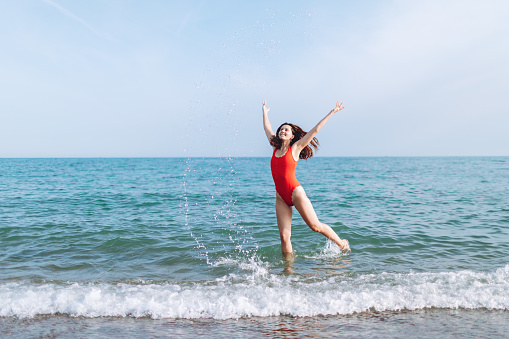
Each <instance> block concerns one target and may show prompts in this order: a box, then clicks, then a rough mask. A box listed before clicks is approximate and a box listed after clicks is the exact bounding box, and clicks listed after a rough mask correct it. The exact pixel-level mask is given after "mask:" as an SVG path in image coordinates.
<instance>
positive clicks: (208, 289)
mask: <svg viewBox="0 0 509 339" xmlns="http://www.w3.org/2000/svg"><path fill="white" fill-rule="evenodd" d="M296 175H297V178H298V180H299V182H300V183H301V184H302V186H303V187H304V189H305V191H306V193H307V195H308V197H309V198H310V200H311V202H312V204H313V206H314V208H315V211H316V213H317V215H318V217H319V219H320V221H321V222H324V223H326V224H328V225H330V226H331V227H332V228H333V229H334V230H335V231H336V232H337V233H338V235H339V236H340V237H341V238H346V239H348V240H349V241H350V247H351V249H352V251H351V253H342V252H341V251H340V249H339V248H338V247H337V246H336V245H334V244H333V243H331V242H330V241H329V240H327V239H326V238H325V237H324V236H322V235H321V234H319V233H315V232H313V231H312V230H311V229H310V228H309V227H308V226H306V224H305V223H304V222H303V220H302V219H301V217H300V216H299V214H298V212H297V211H295V210H294V214H293V222H292V244H293V248H294V250H295V255H294V257H293V258H289V259H285V258H284V257H283V255H282V253H281V247H280V240H279V232H278V228H277V223H276V214H275V189H274V184H273V181H272V177H271V173H270V159H269V158H268V157H266V158H255V157H253V158H234V157H222V158H125V159H122V158H97V159H95V158H83V159H72V158H57V159H50V158H43V159H0V337H2V338H4V337H5V338H27V337H30V338H38V337H46V338H76V337H82V338H102V337H110V338H124V337H145V338H149V337H152V338H155V337H179V338H195V337H197V336H203V337H208V338H259V337H268V338H304V337H317V338H321V337H324V338H325V337H326V338H331V337H354V338H369V337H384V338H385V337H391V338H408V337H412V338H419V337H422V338H431V337H440V338H449V337H451V338H452V337H466V338H483V337H484V338H494V337H495V338H496V337H508V336H509V334H508V333H509V157H359V158H355V157H314V158H312V159H310V160H308V161H304V160H301V161H299V165H298V166H297V173H296Z"/></svg>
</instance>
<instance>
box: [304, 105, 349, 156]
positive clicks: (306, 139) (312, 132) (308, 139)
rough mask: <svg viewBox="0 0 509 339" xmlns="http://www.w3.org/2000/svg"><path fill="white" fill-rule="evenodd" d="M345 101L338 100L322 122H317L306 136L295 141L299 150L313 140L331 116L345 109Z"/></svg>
mask: <svg viewBox="0 0 509 339" xmlns="http://www.w3.org/2000/svg"><path fill="white" fill-rule="evenodd" d="M343 108H344V107H343V103H341V104H340V103H339V101H338V102H336V107H334V109H333V110H331V111H330V112H329V113H328V114H327V115H326V116H325V118H323V119H322V120H320V122H319V123H318V124H316V126H315V127H313V128H312V129H311V130H310V131H309V132H307V133H306V135H305V136H303V137H302V139H300V140H297V141H296V142H295V144H294V145H295V146H296V148H298V150H299V152H300V151H301V150H302V149H303V148H304V147H306V146H307V145H308V144H309V143H310V142H311V140H313V138H314V137H315V135H316V133H318V131H319V130H320V129H322V127H323V125H325V123H326V122H327V120H329V119H330V117H331V116H333V115H334V113H336V112H338V111H341V110H342V109H343Z"/></svg>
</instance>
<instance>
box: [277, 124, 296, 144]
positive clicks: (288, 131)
mask: <svg viewBox="0 0 509 339" xmlns="http://www.w3.org/2000/svg"><path fill="white" fill-rule="evenodd" d="M278 137H279V139H281V140H283V141H287V140H288V141H290V140H292V139H293V132H292V128H291V127H290V126H289V125H283V126H281V129H280V130H279V135H278Z"/></svg>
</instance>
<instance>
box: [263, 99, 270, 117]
mask: <svg viewBox="0 0 509 339" xmlns="http://www.w3.org/2000/svg"><path fill="white" fill-rule="evenodd" d="M265 105H267V100H265V101H264V102H263V104H262V111H263V114H267V113H269V111H270V108H268V107H266V106H265Z"/></svg>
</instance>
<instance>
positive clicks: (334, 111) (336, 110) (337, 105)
mask: <svg viewBox="0 0 509 339" xmlns="http://www.w3.org/2000/svg"><path fill="white" fill-rule="evenodd" d="M343 108H344V107H343V103H341V104H340V103H339V101H337V102H336V107H335V108H334V109H333V110H332V113H336V112H339V111H341V110H342V109H343Z"/></svg>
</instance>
